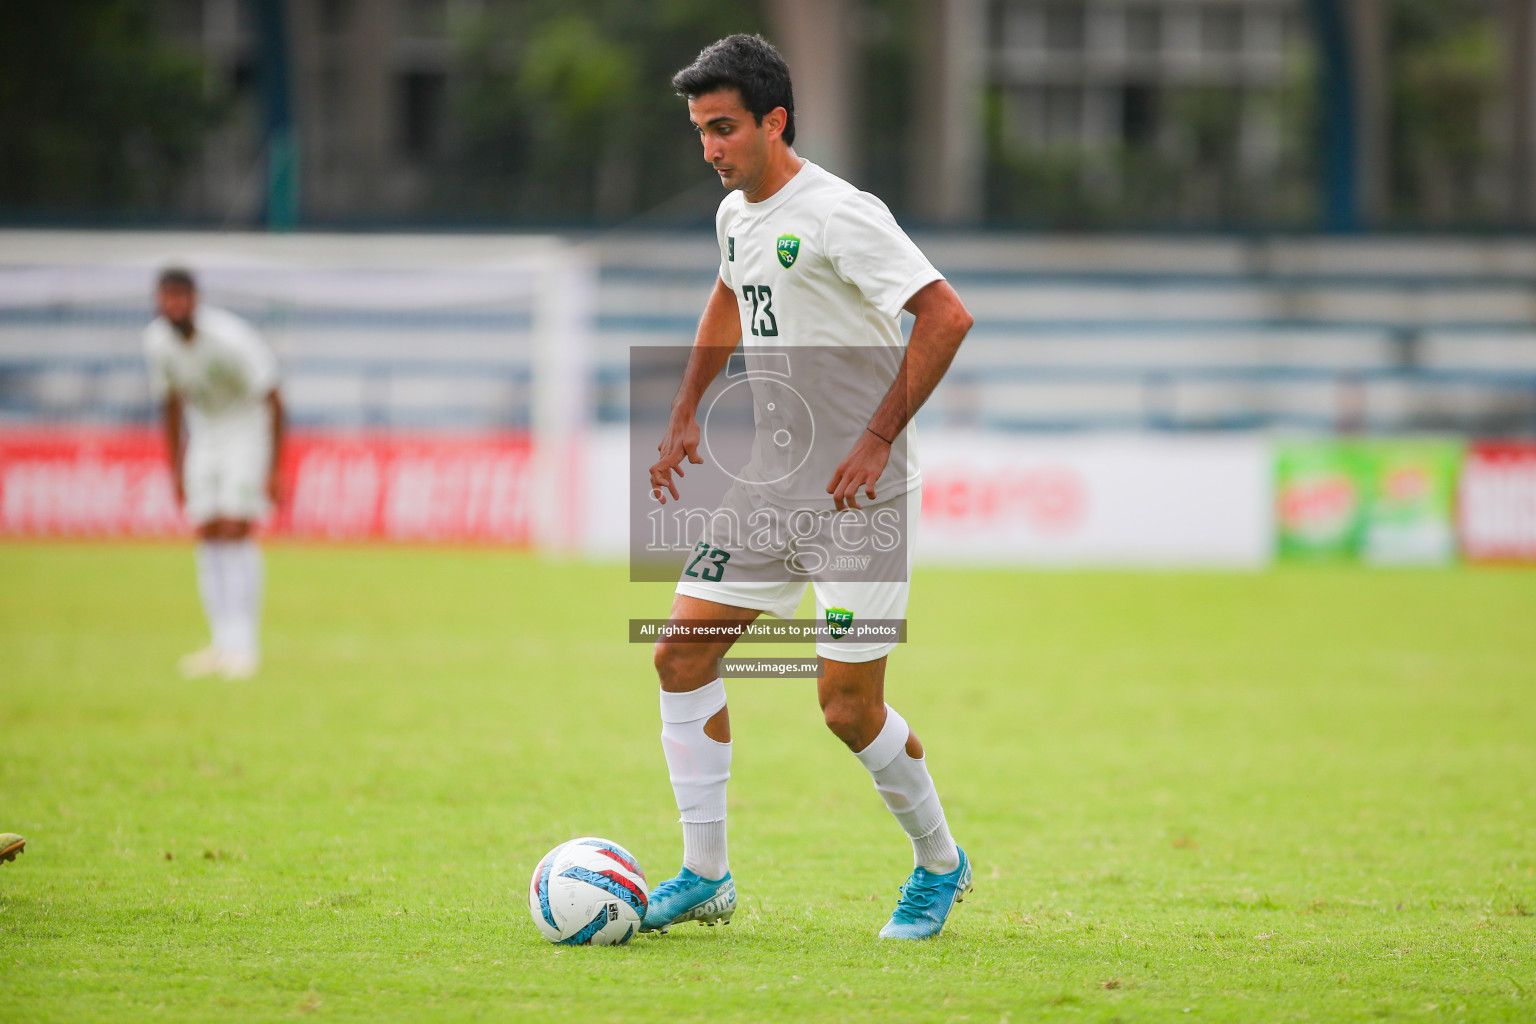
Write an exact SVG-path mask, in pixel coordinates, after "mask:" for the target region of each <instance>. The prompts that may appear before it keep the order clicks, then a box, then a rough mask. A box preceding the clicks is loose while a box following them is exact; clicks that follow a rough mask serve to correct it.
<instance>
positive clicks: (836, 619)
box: [827, 608, 853, 640]
mask: <svg viewBox="0 0 1536 1024" xmlns="http://www.w3.org/2000/svg"><path fill="white" fill-rule="evenodd" d="M852 627H853V612H851V611H849V610H848V609H847V608H828V609H827V632H828V633H830V634H831V636H832V639H834V640H840V639H842V638H843V637H845V636H847V635H848V630H849V629H851V628H852Z"/></svg>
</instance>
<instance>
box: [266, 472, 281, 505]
mask: <svg viewBox="0 0 1536 1024" xmlns="http://www.w3.org/2000/svg"><path fill="white" fill-rule="evenodd" d="M267 498H268V500H270V501H271V502H272V507H273V508H276V507H277V506H278V505H281V504H282V503H283V482H282V480H280V479H278V476H277V473H275V472H272V473H268V474H267Z"/></svg>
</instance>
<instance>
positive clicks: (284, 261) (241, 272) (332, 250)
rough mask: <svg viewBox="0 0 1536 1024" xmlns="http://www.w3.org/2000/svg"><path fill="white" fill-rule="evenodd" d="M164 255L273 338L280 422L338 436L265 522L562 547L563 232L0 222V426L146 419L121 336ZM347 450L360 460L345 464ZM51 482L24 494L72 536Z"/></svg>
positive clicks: (574, 331) (571, 459) (570, 542)
mask: <svg viewBox="0 0 1536 1024" xmlns="http://www.w3.org/2000/svg"><path fill="white" fill-rule="evenodd" d="M170 265H181V266H186V267H187V268H189V269H190V270H192V272H193V273H194V274H195V275H196V277H197V280H198V284H199V290H200V294H201V299H202V301H203V302H205V303H208V304H212V305H217V306H223V307H225V308H228V309H231V310H233V311H234V312H236V313H237V314H240V315H241V316H244V317H245V318H247V319H249V320H250V321H252V322H253V323H254V324H255V325H256V327H257V328H258V329H259V330H260V331H261V332H262V334H263V335H264V337H265V338H266V339H267V341H268V342H269V343H270V344H271V345H272V346H273V348H274V349H275V350H276V352H277V355H278V358H279V362H280V364H281V365H282V368H283V387H284V397H285V400H286V404H287V406H288V408H289V410H290V413H291V415H292V418H293V421H294V424H295V427H296V428H297V431H296V434H297V435H302V436H308V437H309V438H310V439H311V440H314V439H315V438H320V439H326V438H329V439H332V440H335V441H336V444H335V445H332V446H331V448H330V449H327V450H326V451H324V452H322V453H321V454H319V455H317V456H316V461H315V464H314V469H315V473H316V474H318V475H315V476H314V478H313V481H312V483H313V486H312V487H307V484H306V478H305V477H304V475H303V472H302V471H303V468H304V467H302V466H301V467H298V468H297V470H295V471H296V472H298V478H297V479H296V480H294V481H293V483H294V484H295V485H296V487H297V493H295V494H294V495H293V498H294V501H295V502H298V501H300V500H307V499H306V495H308V494H310V493H313V494H317V495H320V496H321V498H323V500H321V498H317V499H316V501H315V503H312V505H310V506H306V509H305V510H287V511H285V513H284V514H283V515H280V516H279V517H277V519H276V520H275V521H274V526H275V528H276V529H277V530H278V531H279V532H283V531H287V532H290V533H294V534H296V535H300V536H304V535H321V536H349V537H357V538H360V539H363V538H368V537H374V538H378V539H424V540H432V539H447V540H465V541H477V540H486V541H495V542H510V543H515V544H520V545H528V546H532V547H534V548H536V549H538V550H541V551H547V552H551V553H560V554H567V553H573V552H575V551H577V550H579V549H580V547H581V546H582V543H583V540H584V538H583V536H582V531H583V528H584V524H585V523H586V521H587V516H586V510H585V502H586V501H587V497H588V496H587V495H586V493H585V490H586V487H585V478H586V463H587V459H588V453H587V451H586V437H587V434H588V430H587V427H588V424H589V422H590V421H591V419H592V416H593V411H592V398H591V394H592V391H591V387H590V377H591V373H592V350H593V345H592V332H593V325H594V321H595V312H596V272H595V269H594V268H593V266H592V265H591V262H590V257H589V256H588V255H587V254H586V253H585V252H584V251H583V250H582V249H581V248H580V247H578V246H576V245H573V244H572V243H570V242H568V241H566V240H564V239H561V238H558V237H554V236H547V235H501V236H495V235H335V234H330V235H328V234H285V235H265V234H218V233H200V232H189V233H173V232H79V231H3V232H0V384H3V388H0V390H3V394H0V398H3V399H4V409H3V410H0V412H3V419H0V432H3V431H7V430H9V431H11V432H13V433H15V432H18V431H22V430H26V431H28V432H30V436H33V437H36V436H39V435H40V434H41V435H44V436H47V435H58V436H61V437H62V436H64V435H67V434H70V433H72V432H73V433H79V432H80V431H83V430H87V429H89V430H92V431H95V432H96V433H97V434H98V435H100V434H101V433H102V432H103V431H105V432H108V433H110V432H111V431H114V430H116V431H119V432H122V431H131V430H139V431H142V430H143V428H144V427H145V426H148V425H152V424H153V422H154V411H153V410H152V409H151V408H150V407H149V391H148V381H147V375H146V372H145V369H144V365H143V357H142V352H141V347H140V341H139V338H140V334H141V331H142V328H143V326H144V325H145V324H147V323H148V322H149V320H150V318H151V317H152V315H153V290H154V284H155V280H156V276H157V274H158V272H159V271H160V270H161V269H162V268H164V267H166V266H170ZM428 440H430V441H431V442H432V443H431V444H425V442H426V441H428ZM342 442H345V444H342ZM492 442H494V443H492ZM337 445H341V447H337ZM348 445H350V446H351V447H347V446H348ZM370 446H371V447H370ZM66 449H67V446H65V448H61V449H58V450H60V451H64V450H66ZM364 449H368V450H367V451H365V450H364ZM307 451H308V449H303V450H302V451H301V454H303V452H307ZM359 453H361V454H359ZM402 453H403V454H402ZM61 457H62V456H61ZM348 459H354V461H355V460H356V459H363V460H366V459H373V460H374V461H373V463H370V464H369V466H371V468H367V471H366V472H365V471H362V470H358V471H356V472H351V471H350V470H349V469H348V467H349V466H352V468H353V469H356V466H354V465H353V464H352V463H349V462H348V461H347V460H348ZM402 460H403V461H402ZM12 461H14V458H12ZM365 468H366V467H365ZM4 469H5V467H4V466H0V472H3V471H4ZM81 472H86V470H82V471H81ZM327 473H329V474H331V475H330V476H327V475H326V474H327ZM68 475H69V474H68V473H65V474H64V476H68ZM55 478H59V479H63V477H61V476H60V474H58V473H54V474H52V475H49V474H42V475H39V474H36V473H33V474H31V475H25V474H23V475H21V476H18V477H17V479H19V480H42V479H55ZM77 483H78V481H77ZM3 486H4V484H3V479H0V487H3ZM70 486H74V485H70ZM60 487H61V488H62V489H61V490H60V492H59V495H58V496H56V500H54V499H47V497H46V496H43V497H42V498H39V499H38V500H39V501H43V503H44V504H47V503H48V501H49V500H52V501H53V504H54V505H57V506H59V507H58V508H57V509H56V512H57V514H56V515H55V516H54V518H55V519H57V520H58V521H59V522H60V523H61V524H62V525H63V532H82V531H81V530H71V528H70V527H69V523H70V522H72V521H74V520H72V519H71V515H72V510H71V508H70V507H69V504H70V502H71V500H72V499H71V498H70V497H69V488H68V487H66V486H64V485H60ZM77 490H78V488H77ZM17 500H18V501H21V500H22V499H17ZM338 502H340V503H342V504H346V503H347V502H351V503H352V504H353V505H355V506H356V507H349V508H348V509H346V510H343V511H342V512H337V513H336V515H340V516H341V518H342V519H344V520H345V522H343V523H341V524H338V523H336V522H333V521H330V518H328V517H332V513H333V511H334V509H335V507H336V506H337V503H338ZM23 504H24V505H25V506H26V507H27V508H33V507H34V506H36V504H37V502H35V501H33V499H32V498H26V499H25V501H23ZM300 511H303V515H300V514H299V512H300ZM29 514H30V513H29ZM50 515H53V513H50ZM77 518H78V517H77ZM161 518H162V519H163V518H164V517H163V516H162V517H161ZM8 529H9V528H8V527H7V526H6V525H5V523H3V522H0V532H4V531H7V530H8ZM83 532H92V531H91V530H90V529H85V530H83ZM97 532H100V531H97ZM108 532H112V531H110V530H108ZM120 532H128V533H133V532H135V530H134V528H133V527H132V526H131V525H130V526H128V527H126V528H124V530H122V531H120ZM140 532H164V524H163V523H162V524H161V525H160V526H159V527H158V528H157V529H155V530H146V531H140Z"/></svg>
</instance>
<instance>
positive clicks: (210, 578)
mask: <svg viewBox="0 0 1536 1024" xmlns="http://www.w3.org/2000/svg"><path fill="white" fill-rule="evenodd" d="M156 306H157V311H158V313H159V315H158V316H157V317H156V318H155V320H154V321H153V322H152V323H151V324H150V325H149V326H148V327H147V328H145V330H144V356H145V358H146V360H147V361H148V363H149V379H150V388H151V391H152V392H153V394H154V396H155V398H156V399H157V400H158V401H160V402H162V405H163V413H164V422H165V443H166V449H167V453H168V455H169V456H170V462H171V478H172V480H173V481H174V482H175V486H176V501H177V503H178V504H179V505H180V506H181V507H182V509H183V510H184V511H185V513H186V516H187V519H188V520H189V521H190V522H191V523H192V524H193V526H194V527H195V528H196V531H197V584H198V593H199V594H200V595H201V596H202V600H203V610H204V612H205V614H206V615H207V617H208V625H209V628H210V630H211V632H212V642H211V643H210V644H209V645H208V646H207V647H206V648H203V649H202V650H199V651H195V652H193V653H192V654H189V655H187V656H186V657H184V658H182V659H181V670H182V673H183V674H184V675H186V676H188V677H189V678H192V677H197V676H205V675H212V674H214V673H218V674H220V675H223V676H224V677H226V678H229V679H245V678H249V677H250V676H252V675H254V674H255V673H256V669H257V666H258V664H259V660H260V654H261V652H260V644H259V637H258V626H259V623H260V619H261V587H262V564H261V552H260V550H258V548H257V546H256V540H255V538H254V529H255V525H256V523H257V521H258V520H260V519H261V518H262V517H263V516H264V515H266V513H267V511H268V510H269V509H270V507H271V505H272V504H273V503H275V502H276V501H277V500H278V478H277V468H278V465H279V460H280V459H281V456H282V441H283V404H282V400H281V398H280V396H279V394H278V374H277V359H276V358H275V357H274V356H273V354H272V350H271V349H270V348H268V347H267V345H266V343H265V342H264V341H262V339H261V336H260V335H259V334H257V333H256V329H255V328H253V327H252V326H251V325H250V324H248V323H246V322H245V321H244V320H242V319H240V318H239V317H237V316H235V314H233V313H231V312H229V311H227V310H223V309H216V308H214V307H211V306H199V304H198V301H197V285H196V282H195V281H194V280H193V278H192V275H191V273H190V272H188V271H186V270H183V269H181V268H171V269H168V270H165V271H164V272H162V273H161V275H160V281H159V287H158V288H157V289H156ZM184 427H185V430H184V429H183V428H184Z"/></svg>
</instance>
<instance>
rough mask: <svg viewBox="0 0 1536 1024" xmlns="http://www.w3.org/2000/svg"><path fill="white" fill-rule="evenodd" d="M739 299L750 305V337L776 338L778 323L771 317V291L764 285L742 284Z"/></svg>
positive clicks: (776, 319)
mask: <svg viewBox="0 0 1536 1024" xmlns="http://www.w3.org/2000/svg"><path fill="white" fill-rule="evenodd" d="M741 297H742V298H744V299H746V300H747V301H748V302H750V303H752V320H751V323H752V335H753V336H754V337H760V338H777V337H778V336H779V321H778V318H777V317H775V316H774V315H773V289H772V288H769V287H768V286H767V285H765V284H757V285H752V284H744V285H742V286H741Z"/></svg>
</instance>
